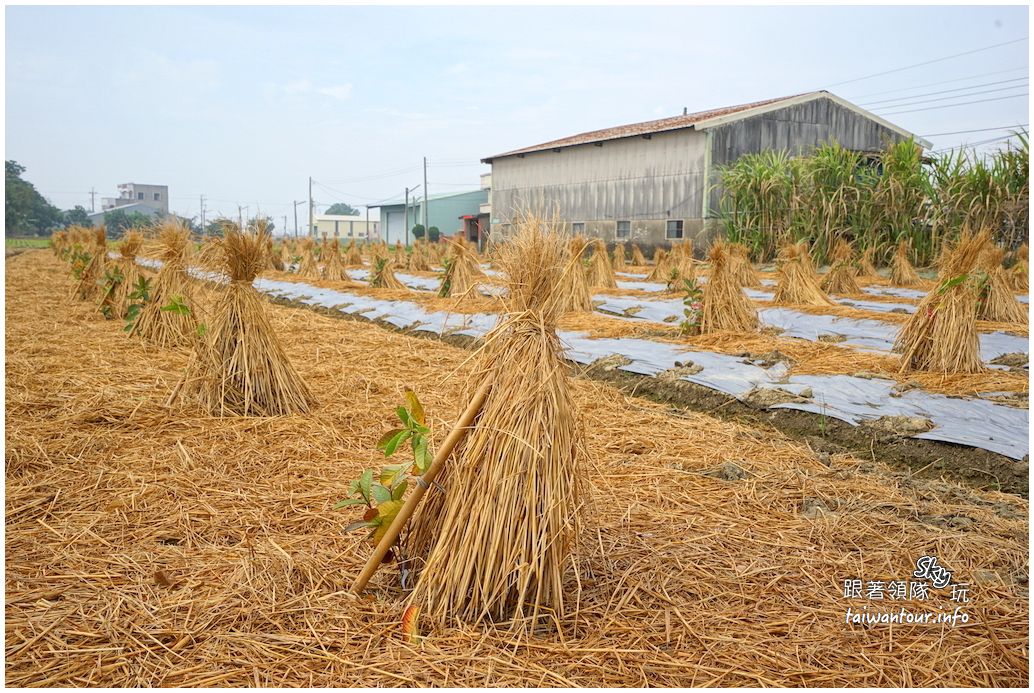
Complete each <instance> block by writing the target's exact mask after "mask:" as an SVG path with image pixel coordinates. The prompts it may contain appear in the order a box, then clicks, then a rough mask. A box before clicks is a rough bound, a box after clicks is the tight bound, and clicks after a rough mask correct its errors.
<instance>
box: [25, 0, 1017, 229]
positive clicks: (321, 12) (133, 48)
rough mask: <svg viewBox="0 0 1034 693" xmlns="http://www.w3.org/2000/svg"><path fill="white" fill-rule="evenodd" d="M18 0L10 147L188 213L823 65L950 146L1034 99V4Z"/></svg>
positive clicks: (825, 77) (361, 196)
mask: <svg viewBox="0 0 1034 693" xmlns="http://www.w3.org/2000/svg"><path fill="white" fill-rule="evenodd" d="M5 18H6V29H5V32H6V36H5V38H6V68H5V69H6V87H5V97H6V102H5V113H6V132H5V159H14V160H16V161H18V162H19V163H21V164H22V165H23V166H25V167H26V168H27V171H26V173H25V174H24V175H25V178H26V179H28V180H29V181H31V182H32V183H34V184H35V185H36V187H37V189H39V190H40V191H41V192H42V193H43V194H44V196H45V197H47V198H48V199H49V200H50V201H51V202H52V203H53V204H55V205H57V206H59V207H61V208H63V209H68V208H71V207H72V206H74V205H77V204H80V205H83V206H84V207H86V208H87V209H90V195H89V191H90V190H91V189H94V190H96V191H97V197H96V203H95V204H96V208H97V209H100V198H101V197H114V196H116V194H117V190H116V186H117V185H118V184H119V183H125V182H135V183H151V184H165V185H168V186H169V195H170V198H171V207H172V210H173V211H174V212H176V213H178V214H180V215H182V216H186V217H192V216H195V215H197V214H198V212H199V208H200V196H201V195H204V196H205V199H206V203H205V207H206V212H205V216H206V218H207V219H211V218H214V217H216V216H218V215H220V214H224V215H228V216H236V215H237V211H238V205H241V206H246V207H247V209H246V210H245V211H244V214H245V216H254V215H255V214H256V213H260V214H266V215H270V216H272V217H273V219H274V221H276V223H277V225H278V226H279V225H280V224H282V222H283V218H284V216H285V215H286V216H287V218H288V227H289V228H292V229H293V224H294V222H293V210H294V205H293V202H294V201H297V200H304V199H306V198H307V195H308V179H309V177H310V176H311V177H312V178H313V179H314V180H315V181H316V182H315V184H314V185H313V197H314V199H315V200H316V203H317V205H318V206H317V210H322V209H324V208H325V206H327V205H329V204H332V203H334V202H348V203H350V204H352V205H354V206H357V207H360V208H362V207H364V206H366V205H371V206H372V205H375V204H376V203H378V202H383V201H386V200H389V199H396V198H401V197H402V194H403V190H404V188H405V187H407V186H408V187H411V188H415V187H417V186H419V185H420V184H422V182H423V172H422V157H427V159H428V189H429V191H430V193H431V194H432V195H434V194H439V193H445V192H455V191H463V190H472V189H476V188H477V187H478V186H479V174H480V173H487V172H488V171H489V167H488V166H487V165H484V164H481V163H480V160H481V159H483V158H486V157H489V156H491V155H493V154H498V153H501V152H505V151H509V150H511V149H515V148H519V147H524V146H528V145H533V144H537V143H540V142H545V141H549V140H553V139H557V138H560V137H565V136H568V135H573V134H577V133H580V132H584V131H587V130H595V129H600V128H606V127H612V126H616V125H623V124H627V123H635V122H641V121H646V120H653V119H656V118H662V117H668V116H673V115H678V114H681V113H682V110H683V108H688V109H689V111H690V112H693V111H699V110H705V109H709V108H717V107H723V106H730V105H735V104H741V103H748V102H752V101H758V100H762V99H768V98H773V97H779V96H786V95H792V94H799V93H802V92H807V91H813V90H816V89H824V88H825V89H828V90H829V91H831V92H833V93H835V94H837V95H838V96H841V97H843V98H845V99H848V100H849V101H852V102H853V103H856V104H858V105H860V106H863V107H865V108H867V109H868V110H871V111H872V112H874V113H876V114H877V115H881V116H883V117H885V118H886V119H887V120H890V121H891V122H893V123H895V124H897V125H899V126H901V127H903V128H905V129H907V130H909V131H910V132H913V133H916V134H918V135H921V136H924V137H926V139H928V140H930V141H931V142H932V143H933V148H934V149H935V150H940V149H943V148H946V147H953V146H959V145H961V144H965V143H970V144H977V145H978V146H979V147H980V148H981V150H982V151H983V150H987V148H989V147H996V146H1001V142H1000V141H999V142H989V141H988V140H995V139H997V138H1002V137H1003V136H1007V135H1008V131H1009V129H1010V128H1013V129H1014V128H1015V127H1016V126H1018V125H1025V124H1027V123H1028V122H1029V120H1028V112H1029V96H1027V92H1028V88H1027V84H1028V81H1027V78H1028V68H1029V50H1030V46H1029V42H1028V41H1027V40H1026V39H1027V36H1028V29H1029V19H1028V8H1027V7H1026V6H1004V7H995V6H982V7H964V6H949V7H938V6H925V7H887V6H869V7H820V6H806V7H771V6H769V7H694V6H682V7H679V6H667V7H648V8H647V7H592V6H583V7H566V8H554V7H509V8H490V7H476V6H468V7H448V8H441V7H418V6H409V7H368V6H354V7H347V6H339V7H305V8H286V7H187V6H182V7H92V8H91V7H49V8H46V7H11V6H8V7H7V8H6V11H5ZM1009 42H1011V43H1009ZM998 44H1006V45H998ZM992 46H993V47H992ZM961 53H968V54H967V55H961V56H960V55H958V54H961ZM949 56H957V57H949ZM941 58H948V59H944V60H941ZM920 63H926V64H921V65H918V66H916V67H912V66H915V65H917V64H920ZM902 68H904V69H902ZM880 73H886V74H880ZM971 101H975V102H978V103H965V102H971ZM993 128H998V129H993ZM1002 128H1004V129H1002ZM964 130H978V132H968V133H960V132H959V131H964ZM939 133H953V134H944V135H941V134H939ZM417 194H419V193H417ZM298 213H299V215H300V217H302V216H303V215H304V214H305V206H304V205H301V206H299V207H298ZM374 214H376V211H375V212H374ZM299 222H300V224H304V219H303V218H300V219H299Z"/></svg>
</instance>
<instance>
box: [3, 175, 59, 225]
mask: <svg viewBox="0 0 1034 693" xmlns="http://www.w3.org/2000/svg"><path fill="white" fill-rule="evenodd" d="M4 172H5V174H6V175H5V181H4V194H5V199H4V225H5V228H6V229H7V235H8V236H17V235H28V234H31V235H36V236H45V235H47V234H48V233H50V231H51V230H52V229H54V228H56V227H58V226H61V225H62V224H63V223H64V215H63V214H62V213H61V210H60V209H58V208H57V207H55V206H54V205H52V204H50V203H49V202H47V200H46V199H44V197H43V196H42V195H40V194H39V191H37V190H36V186H34V185H33V184H32V183H30V182H28V181H27V180H24V179H23V178H22V174H23V173H25V167H24V166H22V165H21V164H19V163H18V162H17V161H10V160H8V161H5V162H4Z"/></svg>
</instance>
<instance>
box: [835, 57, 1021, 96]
mask: <svg viewBox="0 0 1034 693" xmlns="http://www.w3.org/2000/svg"><path fill="white" fill-rule="evenodd" d="M1026 69H1028V67H1027V66H1026V65H1023V66H1022V67H1014V68H1011V69H1008V70H995V71H994V72H981V73H980V74H979V75H970V76H969V77H956V78H954V79H942V80H940V81H938V82H924V83H923V84H916V85H913V86H911V87H900V88H898V89H886V90H884V91H875V92H872V93H871V94H861V95H859V96H855V97H852V99H851V100H852V101H858V100H860V99H867V98H869V97H870V96H882V95H884V94H896V93H898V92H900V91H911V90H912V89H926V88H927V87H935V86H937V85H939V84H953V83H955V82H965V81H966V80H969V79H977V78H979V77H990V76H991V75H1003V74H1006V73H1009V72H1016V71H1017V70H1026Z"/></svg>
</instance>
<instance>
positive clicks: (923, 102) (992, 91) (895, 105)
mask: <svg viewBox="0 0 1034 693" xmlns="http://www.w3.org/2000/svg"><path fill="white" fill-rule="evenodd" d="M1027 86H1028V85H1026V84H1014V85H1012V86H1011V87H1002V88H1000V89H986V90H984V91H974V92H971V93H969V94H953V95H951V96H939V97H937V98H936V99H920V100H919V101H910V102H908V103H892V104H887V105H886V106H880V107H879V108H906V107H909V106H925V105H927V104H931V103H937V102H938V101H950V100H952V99H965V98H968V97H970V96H981V95H982V94H997V93H998V92H1001V91H1008V90H1010V89H1026V88H1027ZM949 105H950V104H949Z"/></svg>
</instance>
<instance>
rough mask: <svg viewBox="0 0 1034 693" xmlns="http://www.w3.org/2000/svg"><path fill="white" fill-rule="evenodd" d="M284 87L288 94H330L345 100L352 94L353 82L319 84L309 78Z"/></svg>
mask: <svg viewBox="0 0 1034 693" xmlns="http://www.w3.org/2000/svg"><path fill="white" fill-rule="evenodd" d="M282 89H283V90H284V92H285V93H287V94H319V95H321V96H329V97H330V98H332V99H336V100H338V101H344V100H345V99H347V98H348V97H349V96H351V95H352V85H351V83H347V84H331V85H327V86H317V85H315V84H313V83H312V82H310V81H309V80H307V79H299V80H295V81H293V82H288V83H287V84H285V85H284V86H283V87H282Z"/></svg>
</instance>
